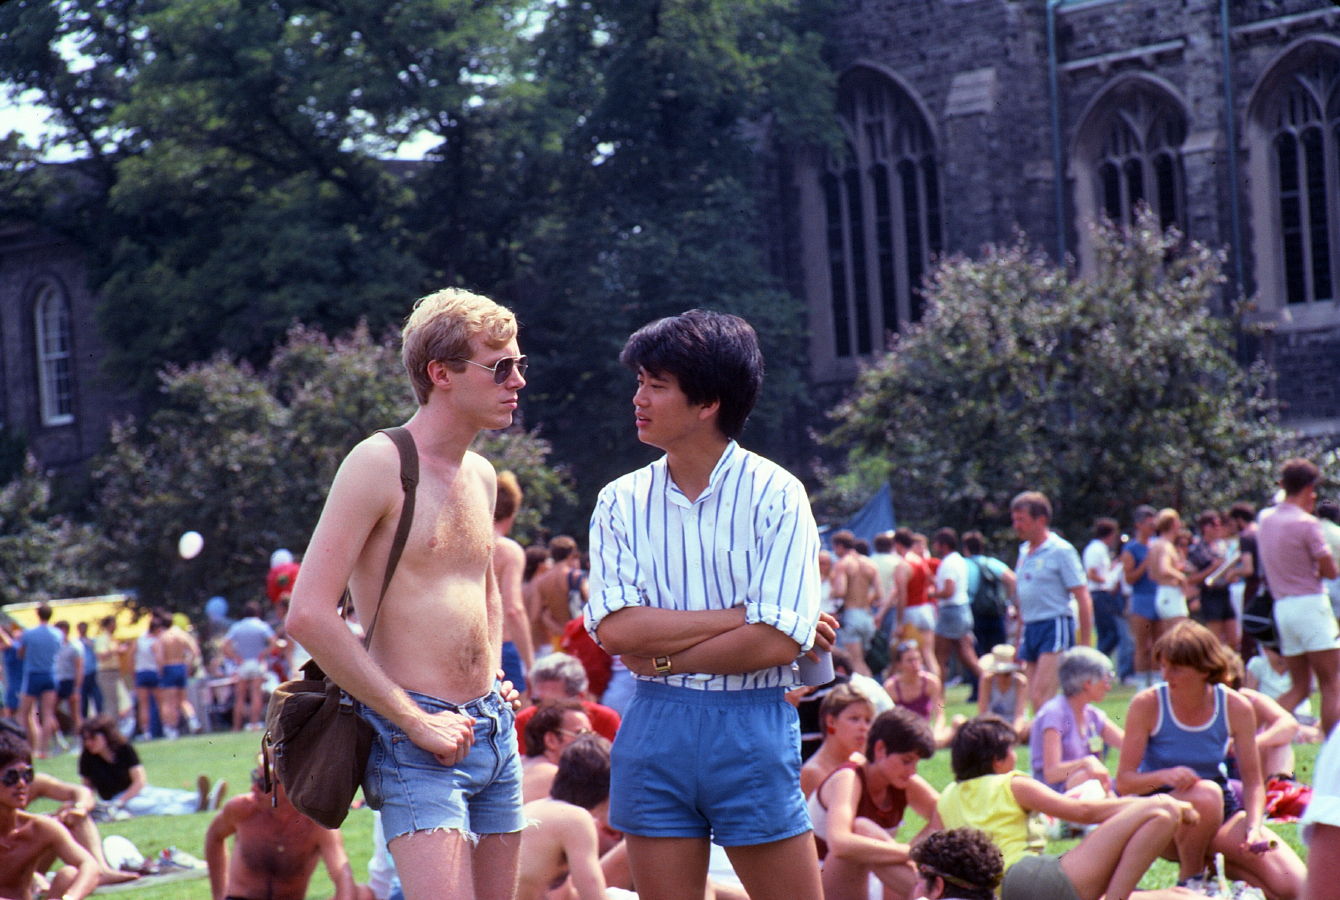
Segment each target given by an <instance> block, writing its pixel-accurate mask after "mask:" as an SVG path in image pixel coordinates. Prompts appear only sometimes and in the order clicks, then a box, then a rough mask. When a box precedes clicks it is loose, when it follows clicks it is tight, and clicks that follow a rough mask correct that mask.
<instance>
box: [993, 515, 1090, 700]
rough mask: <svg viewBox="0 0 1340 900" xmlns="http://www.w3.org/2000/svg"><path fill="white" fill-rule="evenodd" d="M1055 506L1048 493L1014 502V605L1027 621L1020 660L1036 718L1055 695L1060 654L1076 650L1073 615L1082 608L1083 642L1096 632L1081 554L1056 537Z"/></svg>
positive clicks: (1080, 632) (1080, 615)
mask: <svg viewBox="0 0 1340 900" xmlns="http://www.w3.org/2000/svg"><path fill="white" fill-rule="evenodd" d="M1051 518H1052V505H1051V501H1049V500H1048V499H1047V497H1046V495H1044V494H1041V493H1038V492H1037V491H1026V492H1024V493H1022V494H1020V495H1019V496H1017V497H1015V498H1014V500H1012V501H1011V502H1010V522H1011V524H1013V526H1014V531H1015V533H1016V534H1017V535H1019V537H1020V538H1021V539H1022V540H1023V542H1024V543H1023V544H1022V545H1020V547H1019V565H1017V566H1015V567H1014V574H1015V578H1016V593H1015V602H1016V603H1017V604H1018V607H1019V619H1020V621H1022V622H1023V628H1024V633H1023V639H1022V640H1021V641H1020V642H1019V658H1020V659H1022V660H1023V661H1024V672H1025V674H1026V675H1027V676H1028V699H1029V702H1030V703H1031V704H1032V706H1033V715H1037V713H1038V707H1040V706H1041V705H1042V704H1044V703H1046V702H1047V701H1048V700H1050V699H1051V698H1052V697H1053V696H1054V695H1055V694H1056V688H1057V685H1058V683H1059V679H1058V677H1057V668H1058V667H1059V666H1060V660H1061V654H1062V653H1064V652H1065V651H1067V650H1069V649H1070V648H1071V647H1073V646H1075V643H1076V642H1075V614H1074V612H1073V611H1072V610H1071V607H1070V601H1071V598H1074V600H1075V602H1076V603H1077V604H1078V606H1079V643H1080V644H1083V645H1084V646H1086V647H1087V646H1088V645H1089V640H1090V636H1091V633H1092V631H1093V599H1092V598H1091V597H1090V596H1089V586H1088V581H1087V579H1086V578H1085V575H1084V566H1083V564H1082V563H1081V562H1080V561H1079V553H1077V552H1076V551H1075V548H1074V547H1073V546H1071V544H1070V542H1069V541H1067V540H1065V538H1062V537H1061V536H1059V535H1057V534H1053V533H1052V530H1051V528H1050V527H1049V526H1050V523H1051Z"/></svg>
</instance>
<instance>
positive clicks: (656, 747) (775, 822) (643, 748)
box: [609, 681, 810, 847]
mask: <svg viewBox="0 0 1340 900" xmlns="http://www.w3.org/2000/svg"><path fill="white" fill-rule="evenodd" d="M610 765H611V767H612V771H611V772H610V810H609V823H610V827H611V828H615V829H617V830H619V831H624V832H627V833H629V834H635V835H639V836H641V837H686V838H711V839H712V841H713V842H714V843H716V844H719V845H721V846H722V847H745V846H752V845H755V844H769V843H772V842H774V841H780V840H785V839H786V838H790V837H795V836H796V835H798V834H804V833H805V832H807V831H809V830H810V817H809V812H808V811H807V810H806V808H805V799H804V797H803V796H802V795H801V793H800V719H799V718H798V716H797V714H796V709H795V707H794V706H792V705H791V704H789V703H787V702H786V697H785V695H784V693H783V690H782V688H757V689H754V690H743V691H700V690H695V689H694V688H684V687H672V686H670V685H666V684H661V683H660V682H652V681H639V682H638V683H637V690H636V692H635V693H634V694H633V699H632V700H631V701H630V702H629V704H628V708H627V710H626V711H625V713H624V718H623V723H622V724H621V725H620V726H619V733H618V736H617V737H616V738H615V739H614V747H613V749H612V750H611V751H610Z"/></svg>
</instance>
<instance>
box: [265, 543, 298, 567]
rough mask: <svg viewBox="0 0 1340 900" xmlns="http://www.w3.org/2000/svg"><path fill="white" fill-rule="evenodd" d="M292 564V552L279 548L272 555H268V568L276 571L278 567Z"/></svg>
mask: <svg viewBox="0 0 1340 900" xmlns="http://www.w3.org/2000/svg"><path fill="white" fill-rule="evenodd" d="M291 562H293V551H291V550H285V549H284V548H283V547H280V548H279V549H278V550H276V551H275V552H274V553H271V554H270V568H272V569H277V568H279V567H280V566H286V565H288V564H289V563H291Z"/></svg>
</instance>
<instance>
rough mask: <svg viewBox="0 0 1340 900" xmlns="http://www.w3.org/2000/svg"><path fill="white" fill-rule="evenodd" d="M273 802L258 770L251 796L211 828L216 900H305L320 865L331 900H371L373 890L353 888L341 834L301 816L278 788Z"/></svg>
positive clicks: (208, 852) (208, 854)
mask: <svg viewBox="0 0 1340 900" xmlns="http://www.w3.org/2000/svg"><path fill="white" fill-rule="evenodd" d="M274 799H275V802H274V803H272V802H271V795H270V794H267V793H266V792H265V791H264V790H262V788H261V784H260V772H259V770H258V771H256V772H253V773H252V783H251V792H250V793H248V794H242V795H240V796H237V797H234V798H233V799H231V800H229V801H228V802H227V803H226V804H224V807H223V809H221V810H220V811H219V814H218V815H217V816H215V817H214V820H213V821H212V822H210V823H209V830H208V831H207V832H206V833H205V859H206V861H207V862H208V863H209V883H210V891H211V895H212V897H213V900H303V898H304V897H306V896H307V887H308V884H309V883H310V882H311V880H312V872H314V871H315V870H316V864H317V861H318V860H321V861H324V862H325V864H326V872H327V873H328V874H329V875H330V880H331V883H332V884H333V885H334V886H335V895H334V898H333V900H373V893H372V891H371V889H369V888H368V887H367V886H366V885H360V884H355V883H354V875H353V870H352V869H351V868H350V867H349V856H348V854H346V853H345V850H344V841H343V840H342V839H341V838H340V833H339V832H338V831H331V830H328V829H325V828H322V827H321V826H320V825H318V824H316V823H315V822H313V821H312V820H311V819H309V818H307V817H306V816H304V815H303V814H302V813H300V812H298V811H297V810H296V809H295V808H294V807H293V804H292V803H290V802H289V800H288V797H287V795H285V794H284V788H283V787H282V786H280V785H278V784H276V785H275V797H274ZM230 836H231V837H232V838H233V852H232V853H231V854H230V853H229V852H228V846H227V840H228V838H229V837H230Z"/></svg>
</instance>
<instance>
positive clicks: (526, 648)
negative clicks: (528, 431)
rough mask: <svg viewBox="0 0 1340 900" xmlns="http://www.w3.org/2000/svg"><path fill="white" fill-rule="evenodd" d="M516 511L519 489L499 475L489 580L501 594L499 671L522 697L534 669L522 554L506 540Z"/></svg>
mask: <svg viewBox="0 0 1340 900" xmlns="http://www.w3.org/2000/svg"><path fill="white" fill-rule="evenodd" d="M520 511H521V485H520V484H518V483H517V480H516V476H515V475H513V474H512V473H511V472H499V473H498V499H497V505H496V506H494V508H493V577H494V578H496V579H497V580H498V591H499V593H501V594H502V606H503V645H502V667H503V673H504V674H505V676H506V678H507V680H508V681H510V682H512V684H514V685H516V687H517V689H518V690H520V691H521V692H522V693H525V690H526V673H527V672H529V671H530V670H531V668H533V667H534V665H535V649H534V646H533V645H532V644H531V640H530V618H529V616H527V614H526V600H525V598H524V596H523V595H522V593H521V574H522V572H523V571H524V570H525V568H526V551H525V550H523V549H521V545H520V544H518V543H517V542H516V541H514V540H512V539H511V538H510V537H508V536H507V535H508V533H509V532H510V531H511V530H512V525H513V524H514V523H515V522H516V514H517V513H518V512H520Z"/></svg>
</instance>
